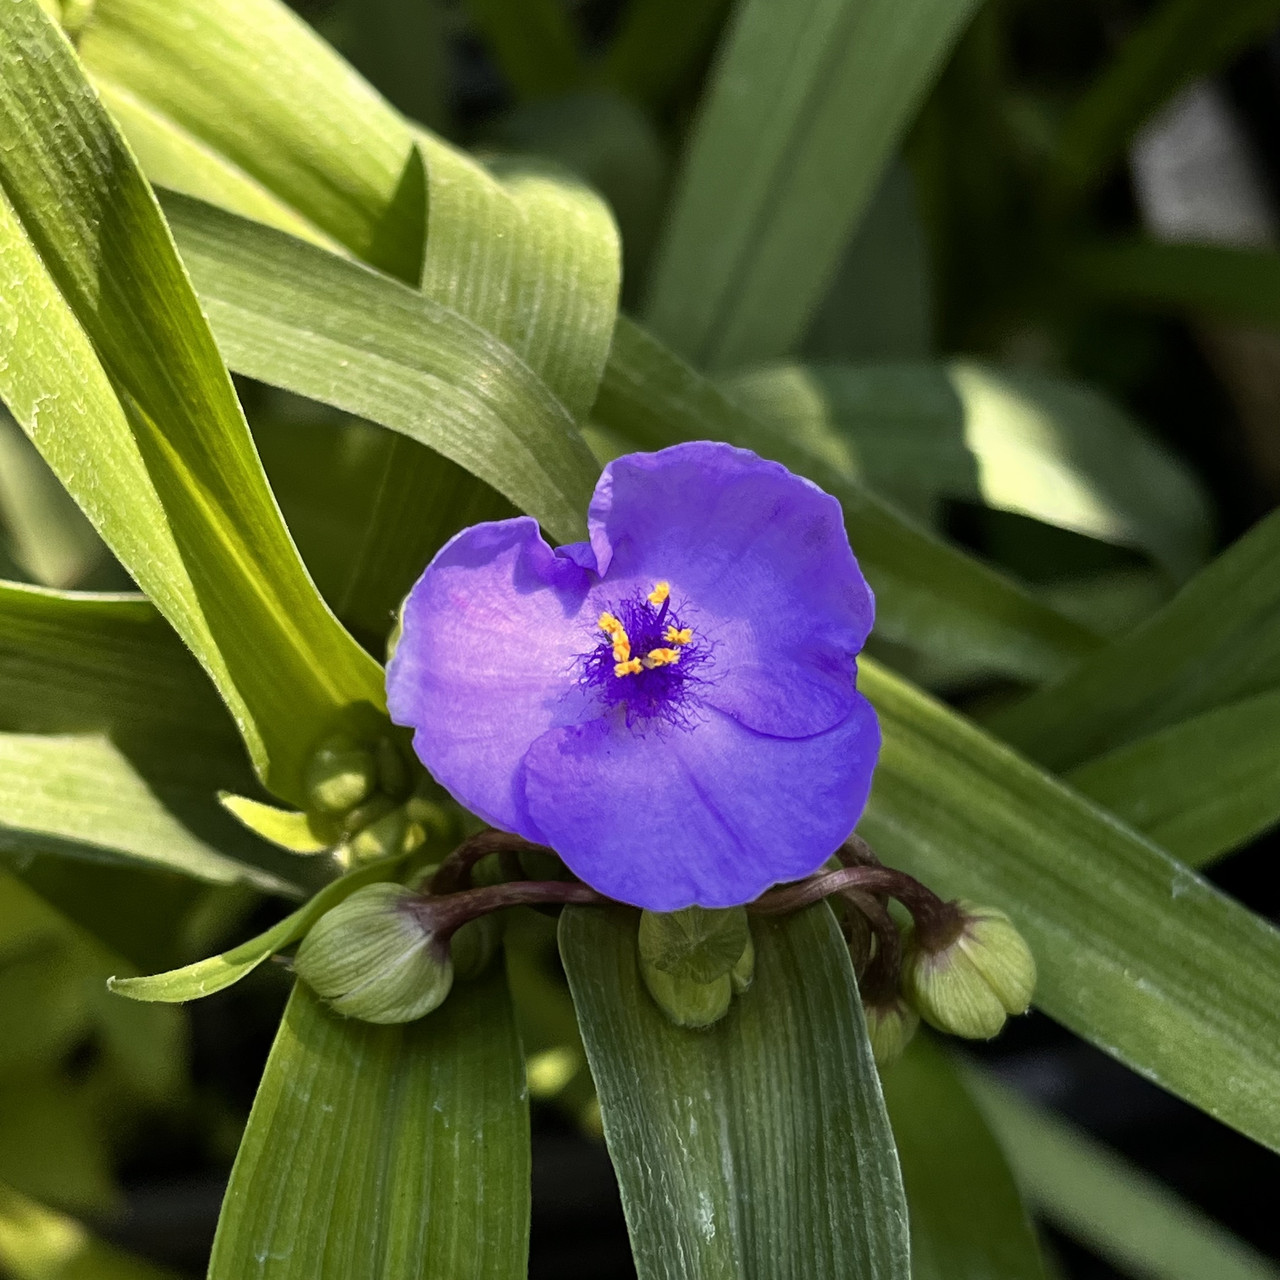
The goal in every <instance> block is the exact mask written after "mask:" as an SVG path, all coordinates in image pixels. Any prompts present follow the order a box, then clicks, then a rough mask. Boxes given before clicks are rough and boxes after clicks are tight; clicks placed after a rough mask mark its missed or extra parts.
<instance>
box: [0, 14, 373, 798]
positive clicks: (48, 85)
mask: <svg viewBox="0 0 1280 1280" xmlns="http://www.w3.org/2000/svg"><path fill="white" fill-rule="evenodd" d="M0 64H2V69H3V75H2V76H0V127H3V128H4V130H5V132H6V135H7V136H8V137H9V138H11V139H13V142H12V144H11V145H9V146H7V147H6V148H4V149H3V151H2V152H0V187H3V200H0V260H2V261H3V267H4V271H5V273H6V278H7V279H8V280H9V281H10V282H11V284H12V287H7V288H6V289H5V290H4V293H3V295H2V297H0V332H3V333H5V334H6V341H5V348H4V351H3V355H2V358H0V395H2V396H3V398H4V399H5V400H6V401H7V402H8V404H9V407H10V409H11V410H12V412H13V414H14V416H15V417H16V418H17V419H18V421H19V422H20V423H21V424H22V426H23V428H24V429H25V430H26V431H27V432H28V434H29V435H30V436H31V437H32V439H33V440H34V441H35V442H36V444H37V445H38V446H39V447H40V448H41V450H42V452H43V453H44V455H45V458H46V460H47V461H48V462H49V463H50V465H51V466H52V467H53V469H54V471H55V472H56V473H57V474H58V476H59V478H60V479H61V480H62V482H63V483H64V484H65V485H66V486H67V487H68V488H69V489H70V491H71V492H72V493H73V495H74V496H75V497H76V498H77V500H78V501H79V503H80V505H81V506H82V507H83V508H84V509H85V510H86V511H87V512H88V514H89V515H90V518H91V519H92V520H93V521H94V523H95V525H96V526H97V528H98V530H99V532H100V533H101V534H102V535H103V536H104V538H105V539H106V541H107V543H108V544H109V545H110V546H111V548H112V550H113V551H115V553H116V555H117V556H118V557H119V559H120V560H121V561H122V562H123V563H124V564H125V565H126V566H127V567H128V568H129V570H130V571H131V572H132V573H133V575H134V577H135V578H136V579H137V581H138V583H139V584H140V585H141V586H142V587H143V589H144V590H146V591H147V593H148V594H149V595H150V596H151V598H152V599H153V600H154V601H155V603H156V604H157V606H158V607H159V608H160V610H161V612H163V613H164V614H165V616H166V617H167V618H168V619H169V620H170V622H171V623H173V625H174V626H175V627H176V628H177V629H178V631H179V633H180V634H181V635H182V636H183V639H184V640H186V642H187V643H188V645H189V646H190V647H191V648H192V649H193V651H194V652H195V653H196V654H197V656H198V657H199V658H200V660H201V661H202V662H203V663H204V665H205V667H206V668H207V670H208V671H209V673H210V675H211V676H212V677H213V679H214V682H215V684H217V686H218V689H219V692H220V693H221V694H222V696H223V698H224V700H225V701H226V702H227V704H228V705H229V706H230V708H231V709H232V712H233V714H234V716H235V718H236V722H237V724H238V725H239V727H240V730H241V733H242V734H243V736H244V738H245V741H246V744H247V745H248V747H249V751H250V755H251V757H252V759H253V761H254V764H255V766H256V767H257V768H258V770H259V772H260V773H261V774H262V776H263V777H264V778H265V779H266V780H267V781H268V783H269V785H270V786H271V787H272V789H273V790H275V791H277V793H278V794H280V795H282V796H284V797H286V798H288V799H292V800H301V799H302V794H301V774H302V769H303V763H304V761H305V760H306V758H307V756H308V754H309V751H310V749H311V747H312V746H313V745H314V743H315V741H316V740H317V739H318V738H319V737H320V736H321V735H322V734H323V733H324V732H326V731H327V730H328V729H329V728H330V726H332V725H333V724H335V723H336V722H337V721H338V720H339V719H340V718H341V717H343V716H344V715H345V714H346V713H347V710H348V709H349V708H351V707H352V706H353V705H355V704H359V703H368V704H372V705H373V706H375V707H376V706H377V705H378V704H379V703H380V702H381V699H382V693H381V678H380V672H379V670H378V668H377V666H376V664H374V663H373V662H372V661H371V660H370V659H369V658H368V657H367V655H365V654H364V653H363V652H362V651H361V650H360V649H359V648H358V647H357V646H356V644H355V642H354V641H353V640H352V639H351V638H350V637H349V636H348V635H347V634H346V632H344V631H343V630H342V628H341V627H340V626H339V625H338V623H337V622H336V620H335V619H334V618H333V615H332V614H331V613H329V612H328V610H327V609H326V607H325V605H324V603H323V601H322V600H321V599H320V597H319V595H318V594H317V593H316V591H315V588H314V587H313V586H312V584H311V582H310V580H309V579H308V578H307V576H306V572H305V570H304V569H303V568H302V565H301V562H300V561H299V560H298V557H297V553H296V551H295V550H294V548H293V545H292V543H291V542H290V541H289V538H288V534H287V533H286V531H285V529H284V525H283V523H282V522H281V520H280V517H279V513H278V511H277V509H276V506H275V503H274V501H273V500H272V497H271V494H270V491H269V489H268V488H267V485H266V481H265V478H264V476H263V474H262V468H261V465H260V463H259V462H258V458H257V455H256V453H255V452H254V450H253V445H252V441H251V440H250V438H249V434H248V430H247V428H246V426H245V423H244V418H243V416H242V415H241V413H240V409H239V405H238V404H237V402H236V399H235V393H234V391H233V389H232V386H231V381H230V378H229V377H228V375H227V371H226V368H225V366H224V365H223V364H222V362H221V360H220V359H219V357H218V353H217V349H216V347H215V346H214V343H213V339H212V336H211V335H210V333H209V330H208V327H207V325H206V323H205V321H204V318H203V316H202V315H201V313H200V309H199V306H198V304H197V302H196V299H195V294H194V293H193V292H192V290H191V286H190V284H189V282H188V280H187V277H186V275H185V273H184V272H183V269H182V266H181V263H180V262H179V260H178V256H177V253H176V252H175V250H174V248H173V244H172V241H171V239H170V237H169V233H168V231H167V229H166V227H165V224H164V221H163V219H162V217H161V216H160V211H159V208H158V206H157V205H156V203H155V200H154V197H153V196H152V194H151V192H150V189H149V188H148V187H147V185H146V182H145V180H144V179H143V177H142V175H141V174H140V173H139V172H138V170H137V168H136V167H135V165H134V163H133V160H132V158H131V157H130V155H129V153H128V151H127V150H126V148H125V147H124V145H123V143H122V142H121V140H120V138H119V136H118V135H117V134H116V133H115V130H114V129H113V127H112V126H111V124H110V121H109V120H108V119H107V117H106V115H105V114H104V113H103V112H102V110H101V108H100V107H99V106H98V104H97V102H96V100H95V98H94V96H93V94H92V92H91V91H89V90H88V88H87V86H86V85H85V83H84V80H83V77H82V76H81V73H80V71H79V69H78V66H77V64H76V62H75V59H74V57H73V55H72V52H71V49H70V46H69V45H68V44H67V43H66V40H65V38H64V37H63V36H62V34H61V32H59V31H58V30H57V28H56V27H54V26H53V24H52V23H51V22H50V21H49V19H48V18H47V17H46V16H45V15H44V13H43V11H42V10H41V9H40V7H39V5H38V4H36V3H35V0H20V2H18V3H13V4H9V5H6V6H5V8H4V9H3V17H2V19H0Z"/></svg>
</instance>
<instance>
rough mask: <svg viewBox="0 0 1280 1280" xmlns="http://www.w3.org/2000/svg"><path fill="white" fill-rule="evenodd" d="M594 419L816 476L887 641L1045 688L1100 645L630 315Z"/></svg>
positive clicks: (654, 440) (640, 440) (617, 337)
mask: <svg viewBox="0 0 1280 1280" xmlns="http://www.w3.org/2000/svg"><path fill="white" fill-rule="evenodd" d="M593 418H594V419H595V420H596V421H597V422H599V423H600V424H601V425H602V426H604V427H608V428H610V429H612V430H613V431H615V432H617V433H618V434H619V435H621V436H623V437H624V438H626V439H628V440H629V441H631V442H633V443H634V444H635V446H636V447H639V448H644V449H661V448H664V447H665V446H667V445H669V444H675V443H676V442H678V441H680V440H689V439H694V440H698V439H701V440H727V441H729V442H730V443H732V444H736V445H741V446H742V447H744V448H749V449H755V450H756V451H757V452H758V453H761V454H763V455H764V456H765V457H772V458H776V459H777V460H778V461H779V462H782V463H785V464H786V465H787V466H789V467H791V468H792V469H793V470H795V471H798V472H800V473H801V474H803V475H807V476H808V477H809V478H810V479H811V480H813V481H815V482H816V483H817V484H820V485H821V486H822V487H823V488H824V489H826V490H827V491H828V492H829V493H833V494H835V496H836V497H838V498H839V499H840V501H841V503H842V504H843V506H844V513H845V524H846V525H847V527H848V530H849V539H850V541H851V542H852V544H853V549H854V553H855V554H856V555H857V557H858V561H859V563H860V564H861V566H862V568H863V570H864V571H865V573H866V575H867V578H868V579H869V580H870V582H871V585H872V587H873V588H874V590H875V593H876V614H877V616H876V633H877V636H878V637H879V638H881V639H884V640H889V641H893V642H894V643H897V644H902V645H905V646H907V647H909V648H911V649H915V650H923V651H924V652H926V653H934V654H937V655H938V656H940V657H943V658H954V656H955V654H956V653H957V652H961V653H963V654H964V656H965V658H966V660H968V661H970V662H971V663H972V664H973V665H974V667H975V668H977V669H981V670H984V671H999V672H1004V673H1009V674H1014V675H1018V676H1022V677H1024V678H1027V679H1032V680H1035V679H1043V678H1045V677H1047V676H1049V675H1051V674H1055V673H1061V672H1064V671H1066V670H1067V669H1069V668H1070V667H1072V666H1074V665H1075V664H1076V662H1078V661H1079V659H1080V658H1082V657H1084V656H1085V654H1087V653H1089V652H1090V651H1092V650H1093V649H1095V648H1097V646H1098V640H1097V639H1096V637H1095V636H1093V634H1092V633H1091V632H1089V631H1087V630H1086V629H1085V628H1084V627H1082V626H1080V625H1079V624H1077V623H1074V622H1070V621H1068V620H1067V619H1066V618H1064V617H1063V616H1062V615H1061V614H1059V613H1056V612H1055V611H1054V610H1052V609H1050V608H1049V607H1048V606H1047V605H1045V604H1043V603H1041V602H1040V601H1038V600H1036V599H1034V598H1033V597H1032V596H1031V595H1030V594H1028V593H1027V592H1026V591H1025V590H1023V589H1022V588H1020V587H1019V586H1017V585H1016V584H1014V583H1013V582H1012V581H1010V580H1009V579H1007V578H1005V577H1003V576H1001V575H1000V574H999V573H997V572H995V571H994V570H992V569H989V568H988V567H987V566H985V565H983V564H981V563H980V562H979V561H977V560H975V559H973V558H972V557H970V556H966V555H964V554H963V553H961V552H959V551H956V550H954V549H952V548H950V547H948V546H946V544H945V543H942V542H940V541H939V540H938V539H936V538H934V537H932V536H931V535H930V534H928V533H927V532H925V531H924V530H923V529H920V528H919V527H917V526H916V525H914V524H913V523H911V522H910V521H909V520H907V519H906V518H905V517H903V516H901V515H899V514H898V512H897V511H896V510H894V508H892V507H890V506H889V505H887V504H886V503H885V502H884V501H883V500H882V499H880V498H877V497H876V496H875V495H874V494H872V493H869V492H868V491H867V490H866V489H864V488H862V487H861V486H860V485H858V484H856V483H854V482H852V481H850V480H848V479H846V478H845V477H844V476H842V475H841V473H840V471H839V470H838V469H837V468H836V467H834V466H833V465H832V463H831V460H830V459H829V458H827V457H824V456H823V455H822V454H821V452H815V451H814V450H813V448H812V446H807V445H806V442H805V441H804V440H802V439H796V438H794V437H793V436H792V435H791V434H790V433H788V432H784V431H781V430H778V429H777V428H776V427H774V428H770V427H769V426H768V424H766V423H762V422H761V421H759V420H758V419H756V418H753V417H752V416H751V415H750V414H749V413H747V412H746V411H745V410H743V409H741V408H740V407H738V406H737V405H735V404H733V403H732V402H731V401H730V400H729V399H728V398H727V397H726V396H725V395H724V394H723V392H722V391H721V390H720V389H719V388H718V387H717V386H716V385H715V384H714V383H712V382H711V381H709V380H708V379H706V378H703V377H702V376H701V375H699V374H697V373H695V372H694V370H692V369H691V368H690V367H689V366H688V365H686V364H685V363H684V362H683V361H682V360H680V359H679V357H677V356H675V355H673V354H672V353H671V352H670V351H668V350H667V349H666V348H665V347H663V346H662V344H661V343H659V342H657V341H656V340H655V339H654V338H652V337H650V336H649V334H647V333H646V332H645V331H644V330H643V329H641V328H640V327H639V326H638V325H635V324H633V323H631V322H630V321H628V320H626V319H625V318H622V317H620V318H619V321H618V325H617V328H616V329H615V331H614V339H613V349H612V350H611V351H610V353H609V363H608V365H607V366H606V368H605V375H604V380H603V382H602V383H601V386H600V396H599V399H598V400H597V401H596V406H595V409H594V410H593Z"/></svg>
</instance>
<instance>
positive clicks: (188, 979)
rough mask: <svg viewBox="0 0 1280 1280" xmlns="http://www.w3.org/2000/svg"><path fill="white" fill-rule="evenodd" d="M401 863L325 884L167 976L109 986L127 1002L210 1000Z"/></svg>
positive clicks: (397, 860) (391, 874)
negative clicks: (288, 911)
mask: <svg viewBox="0 0 1280 1280" xmlns="http://www.w3.org/2000/svg"><path fill="white" fill-rule="evenodd" d="M402 862H403V859H400V858H387V859H384V860H383V861H381V862H375V863H371V864H370V865H368V866H365V867H357V868H356V870H354V871H349V872H347V874H346V875H345V876H343V877H342V878H341V879H340V880H335V881H334V882H333V883H332V884H327V885H325V887H324V888H323V889H321V890H320V892H319V893H317V894H316V895H315V896H314V897H313V898H311V899H310V900H309V901H308V902H307V903H306V904H305V905H304V906H301V907H299V908H298V909H297V911H295V912H293V913H292V915H287V916H285V918H284V919H283V920H281V921H279V922H277V923H276V924H273V925H272V926H271V928H270V929H267V930H265V931H264V932H262V933H260V934H258V935H257V936H256V937H254V938H250V939H249V940H248V942H242V943H241V944H240V945H239V946H238V947H232V948H231V950H229V951H224V952H222V953H221V954H220V955H216V956H209V957H208V958H207V959H205V960H197V961H196V962H195V963H194V964H188V965H184V966H183V967H182V968H181V969H171V970H170V971H169V972H168V973H155V974H148V975H146V976H144V977H137V978H111V979H109V980H108V982H107V985H108V986H109V987H110V988H111V990H112V991H114V992H116V993H117V994H118V995H122V996H128V997H129V999H130V1000H147V1001H151V1000H156V1001H159V1002H160V1003H162V1004H182V1003H183V1002H184V1001H187V1000H199V999H201V998H202V997H203V996H211V995H213V993H214V992H215V991H221V990H223V988H225V987H229V986H231V985H232V984H233V983H236V982H239V981H240V979H241V978H243V977H244V976H245V975H246V974H248V973H252V972H253V970H254V969H256V968H257V967H258V966H259V965H260V964H261V963H262V962H263V961H264V960H269V959H270V958H271V957H272V956H273V955H275V953H276V952H277V951H282V950H283V949H284V948H285V947H287V946H290V945H291V944H293V943H295V942H297V941H298V940H299V939H300V938H302V937H304V936H305V935H306V932H307V930H308V929H310V928H311V926H312V925H313V924H315V922H316V921H317V920H319V919H320V917H321V916H322V915H324V913H325V912H326V911H328V910H329V908H330V907H336V906H337V905H338V903H340V902H342V901H343V900H344V899H346V898H347V897H349V896H350V895H351V894H353V893H354V892H355V891H356V890H357V889H361V888H363V887H364V886H365V885H367V884H378V883H380V882H382V881H384V880H390V879H392V878H394V876H395V874H396V872H397V871H398V870H399V869H400V865H401V863H402Z"/></svg>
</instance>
